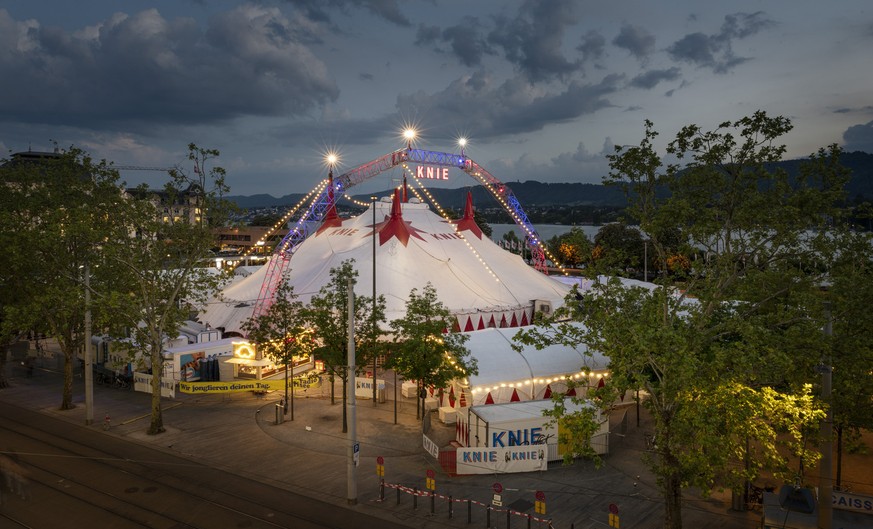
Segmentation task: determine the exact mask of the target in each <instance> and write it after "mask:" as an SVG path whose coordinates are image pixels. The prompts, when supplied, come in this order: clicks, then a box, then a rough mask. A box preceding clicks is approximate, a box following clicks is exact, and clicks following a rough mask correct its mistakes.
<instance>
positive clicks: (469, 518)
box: [467, 500, 473, 523]
mask: <svg viewBox="0 0 873 529" xmlns="http://www.w3.org/2000/svg"><path fill="white" fill-rule="evenodd" d="M467 523H473V501H472V500H467Z"/></svg>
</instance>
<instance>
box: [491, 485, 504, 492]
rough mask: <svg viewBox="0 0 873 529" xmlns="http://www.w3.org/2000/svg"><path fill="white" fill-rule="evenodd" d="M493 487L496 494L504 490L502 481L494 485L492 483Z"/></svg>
mask: <svg viewBox="0 0 873 529" xmlns="http://www.w3.org/2000/svg"><path fill="white" fill-rule="evenodd" d="M491 488H492V489H494V493H495V494H500V493H501V492H503V485H501V484H500V483H495V484H494V485H491Z"/></svg>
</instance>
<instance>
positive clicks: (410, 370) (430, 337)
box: [386, 283, 478, 410]
mask: <svg viewBox="0 0 873 529" xmlns="http://www.w3.org/2000/svg"><path fill="white" fill-rule="evenodd" d="M453 320H454V317H453V316H452V314H451V312H450V311H449V309H447V308H446V307H445V305H443V304H442V303H441V302H440V301H439V299H438V298H437V293H436V289H434V287H433V285H431V284H430V283H427V284H426V285H425V286H424V288H423V289H422V291H421V293H419V292H418V289H415V288H414V289H412V291H411V292H410V293H409V298H408V299H407V300H406V314H405V315H404V316H403V317H402V318H399V319H396V320H394V321H392V322H391V324H390V325H391V329H392V330H393V331H394V346H393V348H392V351H391V356H390V357H389V358H388V362H387V364H386V366H387V367H388V368H390V369H394V370H395V371H396V372H397V373H398V374H400V375H401V376H402V377H403V378H404V379H406V380H415V381H418V387H419V391H418V395H419V399H423V393H424V391H423V389H424V388H425V387H428V386H432V387H435V388H444V387H446V385H447V384H448V383H449V382H450V381H452V380H455V379H458V378H464V377H467V376H468V375H475V374H476V373H478V368H477V367H476V359H475V358H471V357H470V351H469V350H468V349H467V348H466V347H465V346H464V343H465V342H466V341H467V336H466V335H464V334H460V333H452V332H447V330H450V329H451V328H452V322H453ZM421 409H424V407H423V406H422V407H421ZM416 410H418V407H416Z"/></svg>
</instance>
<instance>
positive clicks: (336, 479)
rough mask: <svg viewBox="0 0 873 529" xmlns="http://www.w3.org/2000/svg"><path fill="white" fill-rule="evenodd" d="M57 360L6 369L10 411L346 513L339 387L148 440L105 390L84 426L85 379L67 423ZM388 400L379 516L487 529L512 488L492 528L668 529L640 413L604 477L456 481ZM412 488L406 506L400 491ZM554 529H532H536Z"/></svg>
mask: <svg viewBox="0 0 873 529" xmlns="http://www.w3.org/2000/svg"><path fill="white" fill-rule="evenodd" d="M59 364H60V365H62V363H60V362H58V361H56V360H55V359H48V360H46V361H45V362H42V363H39V362H38V363H37V365H36V367H35V370H34V372H33V375H32V377H29V378H28V377H27V376H26V373H25V371H23V370H22V368H21V366H19V365H14V364H11V365H8V366H7V376H8V378H9V381H10V387H9V388H6V389H3V390H0V399H2V400H3V401H6V402H13V403H16V404H18V405H21V406H25V407H28V408H32V409H36V410H39V411H41V412H43V413H46V414H50V415H52V416H55V417H58V418H61V419H63V420H67V421H70V422H73V423H79V424H82V425H83V427H89V428H94V429H100V428H102V425H103V423H104V419H105V417H106V416H108V417H109V423H110V425H111V426H110V428H109V430H108V431H107V435H116V436H122V437H125V438H127V439H129V440H130V441H132V442H138V443H142V444H146V445H149V446H152V447H154V448H156V449H160V450H167V451H172V452H174V453H177V454H180V455H183V456H186V457H189V458H191V459H192V460H198V461H201V462H203V463H204V464H206V465H209V466H212V467H216V468H224V469H226V470H227V471H229V472H234V473H237V474H241V475H245V476H247V477H250V478H254V479H257V480H259V481H263V482H267V483H270V484H271V485H274V486H278V487H282V488H285V489H287V490H291V491H294V492H297V493H301V494H304V495H309V496H311V497H316V498H318V499H321V500H324V501H330V502H335V503H336V504H337V505H338V506H343V507H346V506H348V503H349V502H348V481H347V462H348V456H347V454H348V449H349V441H348V438H347V436H346V434H344V433H342V404H341V403H342V400H341V397H340V395H341V387H340V386H339V385H337V391H336V394H337V398H336V404H332V403H331V399H330V395H329V388H317V389H309V390H306V391H298V392H297V393H296V394H295V399H294V420H293V421H291V420H290V414H289V415H287V416H285V420H284V422H282V421H280V422H281V423H280V424H277V421H276V410H277V408H276V404H277V403H278V402H279V401H280V399H281V397H283V396H284V394H283V393H280V392H274V393H268V394H266V395H264V396H257V395H254V394H252V393H227V394H213V395H187V394H183V393H178V392H177V396H176V398H174V399H166V398H165V399H163V402H162V409H163V422H164V427H165V428H166V432H164V433H162V434H160V435H156V436H150V435H147V434H146V430H147V429H148V426H149V422H150V415H149V410H150V402H151V396H150V395H147V394H144V393H137V392H135V391H132V390H122V389H117V388H112V387H105V386H97V387H95V388H94V417H95V421H94V424H92V425H90V426H85V406H84V382H83V380H82V377H81V374H79V375H78V376H77V377H76V378H75V381H74V384H73V392H74V398H73V402H74V403H75V405H76V407H75V408H74V409H72V410H68V411H59V410H58V406H59V404H60V402H61V387H62V384H61V383H62V380H61V375H60V371H59V367H60V365H59ZM386 378H387V379H388V380H386V382H388V387H387V388H386V393H387V397H388V400H387V402H385V403H379V404H376V405H374V403H373V401H372V400H371V399H370V400H362V399H357V402H356V407H355V409H356V416H357V423H356V425H357V441H358V443H359V444H360V460H359V466H358V467H357V471H356V474H357V476H356V477H357V505H356V506H355V507H353V508H355V509H361V510H366V512H368V513H370V514H373V515H375V516H381V517H384V518H386V519H391V520H393V521H395V522H397V521H399V522H401V523H405V524H407V525H409V526H410V527H413V526H414V527H418V528H422V529H428V528H437V527H485V516H486V513H485V509H484V506H485V505H488V504H490V502H491V500H492V497H493V494H494V491H493V486H494V484H495V483H500V485H501V486H502V488H503V491H502V493H501V499H502V504H503V507H502V509H503V510H499V511H495V512H492V513H491V514H492V518H491V522H492V526H493V527H506V523H507V518H506V509H510V510H512V511H514V512H513V513H511V514H510V517H509V523H510V527H518V528H523V527H527V523H528V522H527V520H526V518H525V517H526V515H527V514H530V515H532V516H535V517H537V518H540V519H549V520H551V523H552V526H553V527H555V528H556V529H569V528H570V527H574V528H583V527H608V526H609V525H608V520H609V507H610V505H611V504H612V505H615V506H616V507H617V508H618V510H619V516H620V520H621V527H622V528H648V527H660V526H661V525H662V519H663V515H662V512H663V509H662V500H661V498H660V497H659V493H658V492H657V489H656V487H655V480H654V478H653V477H652V476H651V475H650V474H649V473H648V471H647V470H646V468H645V466H644V465H643V464H642V462H641V456H642V455H643V453H644V451H645V438H644V432H645V431H646V430H647V427H648V421H647V418H646V417H641V421H642V422H641V424H640V426H639V427H637V425H636V415H635V413H636V412H635V410H634V408H633V407H629V408H628V409H627V418H628V420H627V429H626V431H625V432H624V434H621V433H620V429H621V425H620V424H618V423H617V421H618V418H617V417H613V419H612V421H613V422H615V424H613V425H612V431H613V432H614V433H613V435H612V436H611V440H610V455H608V456H607V457H606V458H605V460H604V464H603V465H602V466H601V467H600V468H595V466H594V464H592V463H591V462H586V461H579V462H577V463H576V464H574V465H572V466H564V465H562V464H560V463H552V464H550V465H549V469H548V470H547V471H544V472H534V473H524V474H504V475H477V476H455V477H452V476H448V475H446V474H445V473H444V472H443V471H442V469H441V468H440V465H439V463H438V461H437V460H436V459H434V458H433V457H432V456H431V455H429V454H428V453H427V452H426V451H425V450H424V448H423V443H422V432H421V423H420V421H418V420H416V406H415V400H414V399H407V398H403V397H400V398H399V400H398V401H396V403H397V413H396V416H397V422H396V424H395V421H394V417H395V401H394V400H393V395H394V389H393V386H392V385H391V382H392V380H391V379H392V378H393V377H390V376H389V377H386ZM432 419H433V428H432V430H431V431H430V432H429V437H431V438H432V439H434V440H435V441H437V443H438V444H439V445H440V446H447V445H448V444H449V442H450V441H451V440H452V439H453V438H454V431H455V430H454V426H453V425H449V426H446V425H442V424H441V423H440V422H439V421H438V419H437V416H436V414H435V413H434V414H433V415H432ZM380 456H381V457H382V458H383V461H384V473H385V476H384V479H385V481H386V483H388V485H389V486H388V487H386V489H385V499H384V501H380V486H379V485H380V483H379V477H378V476H377V475H376V460H377V457H380ZM429 470H431V471H433V475H434V481H435V483H436V494H437V496H436V497H435V499H434V511H435V512H434V514H431V512H430V509H431V503H430V498H429V497H419V498H418V502H417V503H418V506H417V508H416V509H413V499H412V496H411V495H410V494H408V493H406V492H403V491H404V490H407V491H411V490H413V489H418V490H422V489H424V488H425V480H426V478H427V472H428V471H429ZM398 486H399V487H403V488H402V489H400V490H401V493H400V495H399V499H400V502H399V504H398V493H397V490H398V489H397V488H393V487H398ZM538 491H539V492H542V494H543V497H544V498H545V501H544V503H545V505H546V514H545V515H539V514H536V513H535V512H534V511H535V502H536V501H537V500H536V498H535V495H536V493H537V492H538ZM449 496H451V497H452V498H453V499H455V500H473V501H474V502H477V503H474V504H472V506H474V507H475V510H474V511H473V520H472V523H471V524H469V525H468V523H467V511H466V508H467V506H466V503H458V502H454V503H452V505H453V511H454V517H453V518H451V519H449V517H448V510H449V508H448V505H449V504H448V497H449ZM685 505H686V508H685V510H684V511H683V519H684V521H685V527H719V528H730V529H734V528H736V529H741V528H749V529H751V528H753V527H756V526H758V525H759V523H760V515H759V514H758V513H755V512H737V511H732V510H730V497H729V495H724V494H717V495H715V496H713V497H711V498H709V499H705V500H704V499H699V498H695V497H688V498H687V499H686V503H685ZM537 526H539V527H546V526H547V524H546V523H542V522H537V521H535V520H534V521H533V525H532V527H537Z"/></svg>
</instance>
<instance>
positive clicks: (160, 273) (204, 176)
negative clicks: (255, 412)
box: [103, 143, 229, 435]
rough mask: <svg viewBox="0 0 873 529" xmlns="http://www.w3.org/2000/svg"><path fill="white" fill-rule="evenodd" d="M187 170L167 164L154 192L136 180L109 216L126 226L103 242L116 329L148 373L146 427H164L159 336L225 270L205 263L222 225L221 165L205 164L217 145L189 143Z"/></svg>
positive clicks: (175, 326)
mask: <svg viewBox="0 0 873 529" xmlns="http://www.w3.org/2000/svg"><path fill="white" fill-rule="evenodd" d="M188 151H189V152H188V157H189V159H190V160H192V161H193V162H194V175H193V176H191V175H189V174H188V173H186V172H185V171H183V170H180V169H178V170H173V171H171V172H170V177H171V181H170V182H169V183H168V184H167V185H166V186H165V187H164V189H163V191H162V192H161V193H157V192H154V191H150V190H149V189H148V188H146V187H145V186H140V187H139V188H137V189H136V190H135V191H133V193H132V198H131V199H130V200H129V203H130V208H128V210H126V212H127V215H126V216H125V217H123V218H122V217H119V218H116V219H115V221H116V222H118V223H119V224H121V225H123V226H125V227H126V228H127V230H128V232H127V233H126V234H125V235H124V236H121V238H120V239H116V240H113V241H111V242H112V244H109V245H107V246H106V247H105V248H104V250H103V255H104V257H105V262H106V265H107V267H109V268H111V270H112V272H113V275H114V277H115V285H114V291H115V292H118V293H119V295H117V296H116V297H115V299H114V300H113V301H114V303H113V308H114V310H115V311H116V312H117V314H118V315H119V317H122V318H123V319H124V320H125V321H126V322H127V326H126V329H128V330H129V332H130V336H127V335H126V334H125V333H124V332H123V331H124V329H116V330H115V333H116V336H117V337H119V338H130V341H119V342H118V343H119V345H121V346H125V345H126V346H127V347H128V349H129V353H130V355H131V359H132V360H133V359H140V358H141V356H142V357H144V359H145V360H144V361H143V360H142V359H140V360H138V361H139V362H140V363H145V364H146V365H147V367H148V368H149V369H150V370H151V374H152V384H151V391H152V400H151V421H150V423H149V427H148V434H149V435H156V434H159V433H162V432H163V431H164V422H163V413H162V409H161V379H162V377H163V376H164V375H165V374H164V359H163V355H162V351H163V348H164V344H165V341H166V340H167V339H169V338H171V337H175V336H178V330H179V326H180V325H181V324H182V323H183V322H184V321H186V320H188V319H189V318H190V317H191V316H192V313H193V312H195V310H196V307H197V306H199V305H201V304H202V303H204V302H205V301H206V299H208V297H209V296H210V295H211V294H212V293H213V292H215V291H216V290H217V289H218V288H219V287H220V285H221V284H222V282H223V281H224V279H225V278H224V276H222V275H221V274H216V273H215V272H214V271H212V270H210V269H209V268H207V266H209V260H208V257H209V256H210V255H211V251H210V250H211V249H212V248H213V247H214V246H215V237H214V235H213V228H214V227H217V226H221V225H222V224H223V222H224V219H225V217H226V214H227V211H228V209H229V207H228V203H227V202H226V200H224V199H223V196H224V194H225V193H226V192H227V190H228V189H227V186H226V185H225V184H224V170H223V169H221V168H220V167H214V168H211V169H207V165H208V163H209V161H210V160H211V159H213V158H215V157H217V156H218V155H219V153H218V151H216V150H209V149H203V148H200V147H198V146H196V145H194V144H193V143H192V144H189V145H188Z"/></svg>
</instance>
